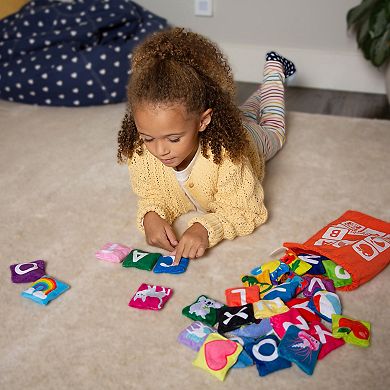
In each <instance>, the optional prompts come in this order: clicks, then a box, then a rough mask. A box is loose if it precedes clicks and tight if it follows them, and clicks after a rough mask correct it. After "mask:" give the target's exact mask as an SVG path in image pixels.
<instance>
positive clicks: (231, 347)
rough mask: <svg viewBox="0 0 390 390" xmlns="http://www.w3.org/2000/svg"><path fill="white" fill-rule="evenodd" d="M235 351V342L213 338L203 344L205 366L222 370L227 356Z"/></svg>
mask: <svg viewBox="0 0 390 390" xmlns="http://www.w3.org/2000/svg"><path fill="white" fill-rule="evenodd" d="M236 351H237V344H236V343H235V342H234V341H231V340H213V341H210V342H208V343H206V344H205V346H204V355H205V359H206V364H207V366H208V367H209V368H210V369H211V370H214V371H219V370H222V368H224V367H225V366H226V364H227V358H228V356H230V355H233V353H234V352H236Z"/></svg>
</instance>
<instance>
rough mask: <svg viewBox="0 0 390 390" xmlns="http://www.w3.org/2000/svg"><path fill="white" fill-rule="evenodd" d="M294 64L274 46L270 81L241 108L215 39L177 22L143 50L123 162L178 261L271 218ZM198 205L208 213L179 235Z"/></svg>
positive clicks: (143, 209)
mask: <svg viewBox="0 0 390 390" xmlns="http://www.w3.org/2000/svg"><path fill="white" fill-rule="evenodd" d="M294 72H295V67H294V65H293V64H292V63H291V62H290V61H288V60H286V59H285V58H283V57H281V56H279V55H278V54H276V53H274V52H270V53H268V54H267V56H266V64H265V68H264V80H263V84H262V85H261V87H260V89H259V90H258V91H256V92H255V93H254V94H253V95H252V96H251V97H250V98H249V99H248V100H247V102H246V103H245V104H244V105H243V106H242V107H241V111H242V112H241V111H240V110H239V109H238V108H237V107H236V105H235V103H234V82H233V77H232V74H231V69H230V67H229V65H228V63H227V60H226V58H225V57H224V55H223V54H222V53H221V51H220V50H219V49H218V47H217V46H216V45H215V44H214V43H212V42H211V41H209V40H208V39H207V38H205V37H203V36H201V35H199V34H196V33H193V32H190V31H187V30H184V29H181V28H174V29H171V30H167V31H163V32H159V33H156V34H154V35H152V36H151V37H149V38H148V39H147V40H146V41H144V42H143V43H142V44H140V45H139V46H138V47H137V49H136V50H135V52H134V54H133V59H132V75H131V80H130V82H129V86H128V102H129V106H128V112H127V114H126V115H125V117H124V119H123V123H122V128H121V130H120V131H119V134H118V143H119V148H118V161H119V162H127V163H128V166H129V171H130V177H131V183H132V188H133V191H134V192H135V193H136V194H137V196H138V213H137V225H138V227H139V228H140V229H141V230H144V232H145V235H146V241H147V243H148V244H149V245H153V246H157V247H159V248H163V249H165V250H167V251H170V252H173V254H174V255H175V262H174V263H175V264H177V263H178V262H179V260H180V259H181V257H182V256H183V257H189V258H191V259H195V258H198V257H200V256H202V255H203V254H204V252H205V250H206V249H207V248H210V247H212V246H214V245H215V244H217V243H218V242H219V241H221V240H222V239H225V238H226V239H230V240H231V239H233V238H235V237H236V236H243V235H247V234H250V233H251V232H252V231H253V230H254V229H255V228H256V227H257V226H259V225H261V224H263V223H264V222H265V221H266V219H267V210H266V208H265V206H264V194H263V188H262V186H261V180H262V179H263V176H264V161H265V160H267V159H270V158H271V157H272V156H274V155H275V153H276V152H277V151H278V150H279V149H281V147H282V145H283V143H284V142H285V129H284V84H283V83H284V80H285V77H286V76H289V75H291V74H293V73H294ZM191 210H198V211H200V212H203V214H201V215H200V216H197V217H195V218H193V219H191V220H190V222H189V227H188V229H187V230H186V231H185V232H184V234H183V235H182V236H181V237H179V236H177V235H176V233H175V232H174V230H173V228H172V223H173V221H174V220H175V219H176V218H177V217H179V216H180V215H182V214H184V213H187V212H189V211H191Z"/></svg>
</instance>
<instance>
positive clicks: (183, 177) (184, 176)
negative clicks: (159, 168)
mask: <svg viewBox="0 0 390 390" xmlns="http://www.w3.org/2000/svg"><path fill="white" fill-rule="evenodd" d="M199 153H200V146H199V147H198V150H197V152H196V153H195V156H194V157H193V159H192V160H191V162H190V163H189V164H188V166H187V167H186V168H185V169H183V170H182V171H176V170H175V169H174V170H173V172H175V176H176V179H177V181H178V182H179V184H180V187H181V188H182V190H183V191H184V193H185V194H186V195H187V197H188V199H189V200H190V202H191V203H192V204H193V205H194V206H195V208H196V210H197V211H201V212H206V210H204V209H203V208H202V207H201V206H200V205H199V204H198V203H197V202H196V200H195V199H194V198H193V197H192V196H191V194H190V193H188V192H187V189H186V188H185V187H184V184H185V183H186V181H187V180H188V178H189V177H190V175H191V171H192V168H193V166H194V164H195V161H196V159H197V158H198V156H199Z"/></svg>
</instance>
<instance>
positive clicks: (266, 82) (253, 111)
mask: <svg viewBox="0 0 390 390" xmlns="http://www.w3.org/2000/svg"><path fill="white" fill-rule="evenodd" d="M284 80H285V76H284V73H283V65H282V64H281V63H280V62H278V61H266V62H265V65H264V78H263V83H262V84H261V86H260V88H259V89H258V90H257V91H255V92H254V93H253V94H252V96H250V97H249V98H248V100H247V101H246V102H245V103H244V104H243V105H242V106H240V110H241V111H242V115H243V118H242V122H243V125H244V127H245V129H246V130H247V131H248V132H249V134H251V136H252V137H253V139H254V140H255V143H256V145H257V149H258V151H259V154H262V155H263V156H264V159H265V160H266V161H267V160H269V159H271V158H272V157H273V156H274V155H275V154H276V153H277V152H278V151H279V150H280V149H281V148H282V146H283V144H284V142H285V141H286V133H285V113H284Z"/></svg>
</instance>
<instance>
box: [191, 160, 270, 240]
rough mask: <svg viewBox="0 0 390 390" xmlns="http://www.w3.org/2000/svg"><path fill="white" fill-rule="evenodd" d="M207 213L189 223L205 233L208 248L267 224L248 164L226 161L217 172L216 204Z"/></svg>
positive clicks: (257, 184) (261, 196) (259, 191)
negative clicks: (197, 224) (205, 230)
mask: <svg viewBox="0 0 390 390" xmlns="http://www.w3.org/2000/svg"><path fill="white" fill-rule="evenodd" d="M209 210H210V211H209V212H208V213H207V214H205V215H203V216H200V217H196V218H193V219H191V221H190V222H189V224H190V225H192V224H194V223H195V222H199V223H200V224H202V225H203V226H204V227H205V228H206V229H207V231H208V235H209V247H212V246H214V245H215V244H217V243H218V242H219V241H221V240H223V239H229V240H232V239H233V238H235V237H237V236H244V235H247V234H250V233H252V232H253V230H254V229H255V228H256V227H258V226H259V225H261V224H263V223H264V222H265V221H266V220H267V210H266V208H265V206H264V193H263V188H262V186H261V184H260V181H259V179H258V178H257V177H256V175H255V173H254V172H253V169H252V167H251V165H250V163H249V160H247V159H245V160H244V161H243V162H242V163H240V164H234V163H233V162H231V161H230V160H229V159H226V160H225V161H224V162H223V163H222V165H221V167H220V169H219V174H218V181H217V191H216V194H215V200H214V201H213V202H211V203H210V204H209Z"/></svg>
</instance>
